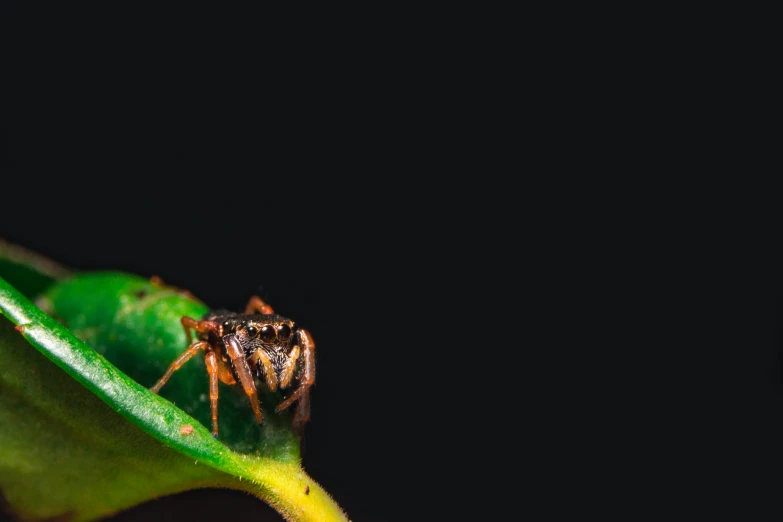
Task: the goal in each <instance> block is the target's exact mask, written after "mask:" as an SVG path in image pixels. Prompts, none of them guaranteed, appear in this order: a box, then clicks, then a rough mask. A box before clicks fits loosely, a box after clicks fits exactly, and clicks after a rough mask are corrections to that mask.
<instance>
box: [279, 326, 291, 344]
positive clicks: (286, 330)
mask: <svg viewBox="0 0 783 522" xmlns="http://www.w3.org/2000/svg"><path fill="white" fill-rule="evenodd" d="M290 336H291V328H290V327H289V326H288V325H287V324H281V325H280V327H279V328H278V329H277V338H278V339H280V340H281V341H287V340H288V337H290Z"/></svg>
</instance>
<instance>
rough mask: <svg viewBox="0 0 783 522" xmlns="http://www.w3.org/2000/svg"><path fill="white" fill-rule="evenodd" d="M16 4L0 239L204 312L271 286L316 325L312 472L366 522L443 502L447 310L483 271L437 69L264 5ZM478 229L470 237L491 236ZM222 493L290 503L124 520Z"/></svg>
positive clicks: (461, 419)
mask: <svg viewBox="0 0 783 522" xmlns="http://www.w3.org/2000/svg"><path fill="white" fill-rule="evenodd" d="M7 14H8V17H7V18H6V21H5V24H6V26H7V28H8V35H9V49H10V53H9V62H8V63H7V64H6V72H7V73H8V74H7V75H6V77H7V79H8V80H7V81H6V82H4V83H6V85H7V86H9V87H10V88H9V90H8V91H7V92H6V94H5V95H4V96H5V103H4V109H5V113H4V114H5V116H6V117H5V118H4V119H3V121H4V123H3V132H4V136H3V138H4V139H3V142H2V146H3V149H2V156H0V168H2V175H1V177H2V187H0V192H2V206H0V237H2V238H4V239H6V240H7V241H9V242H12V243H16V244H19V245H21V246H24V247H26V248H29V249H32V250H34V251H37V252H39V253H41V254H43V255H46V256H48V257H51V258H52V259H54V260H56V261H59V262H60V263H62V264H64V265H67V266H69V267H72V268H75V269H80V270H103V269H119V270H125V271H128V272H132V273H135V274H139V275H142V276H144V277H149V276H152V275H158V276H160V277H162V278H163V279H164V281H166V283H169V284H172V285H175V286H179V287H182V288H186V289H189V290H190V291H191V292H193V293H194V294H195V295H196V296H198V297H199V298H200V299H202V300H203V301H205V302H206V303H207V304H209V305H210V306H213V307H223V308H228V309H233V310H241V309H242V308H243V307H244V305H245V303H246V302H247V300H248V298H249V297H250V296H251V295H253V294H259V295H261V296H262V297H263V298H264V299H266V300H267V301H268V302H269V303H270V304H271V305H272V306H273V307H274V308H275V311H276V312H278V313H281V314H283V315H286V316H289V317H291V318H293V319H294V320H295V321H296V322H297V323H298V324H299V325H301V326H303V327H306V328H307V329H309V330H310V332H311V333H312V334H313V336H314V339H315V341H316V343H317V349H318V352H317V353H318V355H317V375H318V378H317V384H316V386H315V387H314V389H313V392H312V420H311V422H310V424H309V425H308V427H307V429H306V435H305V444H306V446H305V451H304V457H303V466H304V468H305V470H306V471H307V472H308V473H309V474H310V475H311V476H312V477H313V478H314V479H315V480H316V481H318V482H319V483H320V484H322V485H323V486H324V488H325V489H326V491H328V492H329V493H330V494H332V495H333V496H334V498H335V500H336V501H337V502H338V504H340V506H342V507H343V508H344V509H345V510H346V512H347V513H348V515H349V517H350V518H351V519H352V520H354V521H355V522H356V521H361V520H377V521H385V520H400V519H409V518H410V517H411V516H412V514H413V512H414V511H415V512H417V513H419V514H421V513H424V512H427V511H428V509H429V508H428V506H433V505H435V504H438V503H440V502H443V498H442V497H440V496H437V495H435V493H434V491H435V490H437V489H438V488H439V487H440V486H442V485H443V484H444V483H446V482H449V481H453V480H456V477H457V476H458V473H457V472H456V471H455V468H454V466H448V467H446V468H441V469H440V470H438V471H437V472H436V471H435V469H436V468H435V466H433V464H432V463H433V462H434V461H435V460H437V459H438V458H439V456H440V455H442V454H443V452H444V450H445V447H446V446H448V445H449V444H450V440H451V437H450V436H449V435H448V432H447V431H444V430H445V428H446V427H447V426H452V425H454V424H457V425H459V426H465V424H464V423H465V421H466V416H465V413H464V412H459V413H456V414H455V415H454V416H451V415H446V414H445V409H446V407H447V406H449V405H448V404H447V403H453V401H449V400H446V397H448V394H449V393H453V392H449V390H450V389H453V386H454V384H455V383H454V378H455V375H457V374H455V372H454V371H453V370H446V367H447V366H448V365H453V364H458V365H463V364H464V362H463V361H461V360H460V358H459V357H455V353H454V352H452V353H449V352H448V350H449V349H450V347H451V349H453V346H454V345H452V344H450V343H449V342H448V341H447V340H446V338H447V336H448V335H449V332H450V330H453V329H454V325H453V324H452V323H450V322H448V321H447V320H446V318H445V317H446V316H447V313H446V310H451V309H455V308H457V309H460V310H463V311H464V310H471V309H472V308H474V305H472V304H471V302H470V299H465V297H464V296H465V293H466V291H467V290H469V289H470V288H471V287H475V286H476V285H477V284H480V283H479V281H480V280H481V276H480V274H479V275H476V274H475V273H473V274H471V273H470V272H469V271H465V270H463V269H459V268H456V267H457V266H461V265H463V264H464V261H463V260H462V259H463V255H464V251H462V250H458V249H457V250H455V249H454V248H452V247H451V246H450V245H453V244H454V241H455V240H457V239H459V238H460V237H461V236H462V235H463V234H464V230H465V229H462V228H461V227H460V224H461V223H470V222H471V220H472V219H473V218H474V216H473V215H472V211H471V207H470V200H471V198H472V197H475V191H474V190H473V188H472V187H471V184H472V180H471V183H468V182H466V181H465V180H464V179H463V180H460V179H458V178H454V177H452V174H453V173H454V171H453V170H451V168H450V167H447V166H446V163H447V161H446V158H448V157H449V155H454V154H457V155H458V156H459V158H461V161H462V162H463V165H462V166H463V167H464V166H465V163H464V162H468V161H471V160H470V157H469V154H468V151H465V150H464V149H461V147H462V146H461V145H460V144H454V143H453V142H452V141H451V138H452V137H453V136H454V132H457V133H458V132H459V131H458V123H457V122H458V120H459V119H460V118H464V112H462V113H460V112H458V111H457V112H455V111H454V110H453V107H454V106H453V105H452V104H451V101H453V100H449V93H448V90H445V91H444V90H439V89H438V90H435V89H432V88H431V87H427V86H426V85H425V84H424V83H423V79H424V75H426V74H430V72H428V71H430V70H431V63H432V62H431V63H430V65H427V66H425V65H424V64H423V63H420V62H416V61H410V62H407V65H406V64H401V63H397V60H396V59H395V53H394V52H393V49H389V48H387V47H386V46H385V45H383V43H382V42H376V43H377V45H374V46H371V48H368V47H367V45H365V44H366V40H364V39H357V40H353V39H350V38H347V39H346V38H345V37H342V36H340V35H338V34H333V35H331V36H329V35H324V34H323V33H321V34H320V35H319V36H318V37H315V38H312V39H305V35H304V33H296V32H294V33H288V34H287V35H286V37H285V38H286V39H284V40H280V39H279V38H277V37H275V36H270V35H269V27H268V26H267V27H264V24H260V23H259V24H258V25H254V22H255V21H256V20H259V19H263V17H261V18H259V17H258V16H256V15H252V14H250V13H228V12H222V11H219V10H218V11H214V10H213V11H210V12H204V13H196V14H193V13H190V12H188V13H182V12H163V11H160V10H156V11H155V12H149V11H144V10H137V11H133V10H125V11H123V10H121V9H119V8H115V9H114V10H112V9H111V8H105V7H104V8H101V10H99V11H93V10H81V11H79V10H74V9H73V8H64V7H59V8H53V10H50V9H49V8H46V9H30V8H27V7H23V6H20V5H13V3H12V4H11V7H9V8H8V11H7ZM287 23H288V24H290V25H287V27H295V26H296V23H295V21H287ZM299 35H301V36H302V37H301V38H300V37H299ZM306 36H307V38H310V37H312V36H313V35H306ZM450 161H453V158H452V159H451V160H450ZM465 189H467V191H466V190H465ZM471 193H472V194H471ZM455 206H456V212H453V211H447V210H446V208H449V207H451V208H454V207H455ZM478 237H480V236H476V235H473V236H470V237H468V238H466V242H465V244H466V245H467V248H468V249H469V250H474V251H475V250H482V249H486V248H488V247H489V246H490V245H486V244H482V242H481V241H480V240H478V239H477V238H478ZM473 335H474V336H481V335H482V332H481V326H478V327H474V330H473ZM205 385H206V381H205ZM449 407H451V409H452V410H453V409H454V408H455V407H456V408H457V409H458V407H459V405H458V404H452V405H451V406H449ZM226 506H230V513H231V519H232V520H263V519H265V518H264V516H266V517H267V518H268V519H270V520H274V519H276V517H277V515H276V514H275V513H274V512H273V511H272V510H271V509H270V508H268V507H267V506H266V505H264V504H263V503H262V502H261V501H257V500H256V499H254V498H251V497H248V496H246V495H244V494H241V493H236V492H230V491H198V492H189V493H185V494H183V495H178V496H175V497H171V498H166V499H161V500H158V501H155V502H152V503H150V504H147V505H143V506H139V507H136V508H134V509H132V510H130V511H128V512H126V513H123V514H120V515H118V516H117V517H116V518H115V519H114V520H116V521H117V522H119V521H120V520H122V521H131V520H147V521H154V520H170V519H171V517H172V516H176V517H177V518H182V519H187V520H189V521H191V522H198V521H210V522H213V521H214V520H219V519H223V517H224V515H225V513H226V511H225V510H226ZM277 519H279V517H277Z"/></svg>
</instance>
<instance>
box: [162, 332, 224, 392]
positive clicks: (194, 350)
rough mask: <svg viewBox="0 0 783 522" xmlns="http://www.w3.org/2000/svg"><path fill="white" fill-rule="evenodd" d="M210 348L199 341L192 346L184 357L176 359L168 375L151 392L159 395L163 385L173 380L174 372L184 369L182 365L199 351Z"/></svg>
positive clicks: (185, 352)
mask: <svg viewBox="0 0 783 522" xmlns="http://www.w3.org/2000/svg"><path fill="white" fill-rule="evenodd" d="M210 346H211V345H210V344H209V343H208V342H206V341H198V342H195V343H193V344H191V345H190V346H189V347H188V349H187V350H185V351H184V352H183V353H182V355H180V356H179V357H177V358H176V359H174V362H173V363H171V365H170V366H169V369H168V370H166V373H164V374H163V377H161V378H160V380H159V381H158V382H157V383H156V384H155V386H153V387H152V388H150V391H152V393H158V392H159V391H160V389H161V388H162V387H163V385H164V384H166V382H167V381H168V380H169V379H170V378H171V376H172V374H173V373H174V372H176V371H177V370H179V369H180V368H181V367H182V365H183V364H185V363H186V362H188V361H189V360H190V358H191V357H193V356H194V355H196V353H197V352H198V351H199V350H206V349H207V347H210Z"/></svg>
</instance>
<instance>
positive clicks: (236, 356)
mask: <svg viewBox="0 0 783 522" xmlns="http://www.w3.org/2000/svg"><path fill="white" fill-rule="evenodd" d="M223 344H224V345H225V346H226V351H227V352H228V356H229V357H231V362H232V363H233V364H234V369H235V370H236V372H237V377H239V382H241V383H242V388H244V390H245V394H247V397H248V399H250V407H251V408H253V413H254V414H255V416H256V421H257V422H258V423H259V424H261V423H263V422H264V417H263V415H262V414H261V403H260V402H259V401H258V391H257V390H256V383H255V381H254V380H253V374H252V373H250V367H249V366H248V364H247V359H246V358H245V353H244V351H243V350H242V345H240V344H239V341H237V339H236V337H234V336H233V335H226V336H223Z"/></svg>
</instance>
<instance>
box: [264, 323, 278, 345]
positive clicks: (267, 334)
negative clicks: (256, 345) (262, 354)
mask: <svg viewBox="0 0 783 522" xmlns="http://www.w3.org/2000/svg"><path fill="white" fill-rule="evenodd" d="M274 339H275V329H274V328H272V327H271V326H269V325H268V324H265V325H264V326H263V327H262V328H261V340H262V341H265V342H267V343H268V342H271V341H274Z"/></svg>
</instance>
